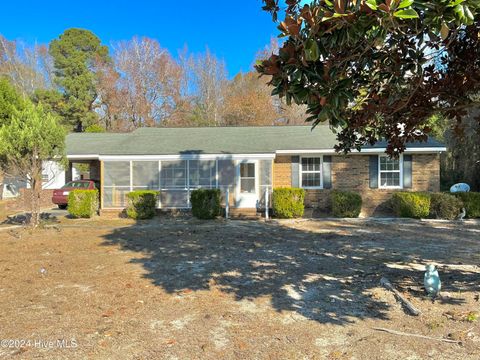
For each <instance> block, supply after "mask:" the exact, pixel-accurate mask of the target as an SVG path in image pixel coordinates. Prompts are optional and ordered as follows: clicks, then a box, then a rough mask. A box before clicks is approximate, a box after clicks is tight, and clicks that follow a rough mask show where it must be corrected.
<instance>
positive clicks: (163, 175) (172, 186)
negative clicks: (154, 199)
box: [160, 160, 189, 208]
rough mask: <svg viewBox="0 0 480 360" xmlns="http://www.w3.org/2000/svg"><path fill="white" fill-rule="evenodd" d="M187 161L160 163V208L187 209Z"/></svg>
mask: <svg viewBox="0 0 480 360" xmlns="http://www.w3.org/2000/svg"><path fill="white" fill-rule="evenodd" d="M187 166H188V162H187V160H176V161H162V162H161V171H160V202H161V207H162V208H187V207H188V203H189V201H188V188H187V180H188V179H187Z"/></svg>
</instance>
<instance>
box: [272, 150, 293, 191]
mask: <svg viewBox="0 0 480 360" xmlns="http://www.w3.org/2000/svg"><path fill="white" fill-rule="evenodd" d="M291 186H292V157H291V156H277V157H276V158H275V161H274V163H273V187H274V188H278V187H291Z"/></svg>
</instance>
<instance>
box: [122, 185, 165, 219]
mask: <svg viewBox="0 0 480 360" xmlns="http://www.w3.org/2000/svg"><path fill="white" fill-rule="evenodd" d="M126 196H127V208H126V212H127V216H128V217H129V218H131V219H151V218H153V217H154V216H155V209H156V208H157V197H158V191H154V190H135V191H131V192H129V193H127V195H126Z"/></svg>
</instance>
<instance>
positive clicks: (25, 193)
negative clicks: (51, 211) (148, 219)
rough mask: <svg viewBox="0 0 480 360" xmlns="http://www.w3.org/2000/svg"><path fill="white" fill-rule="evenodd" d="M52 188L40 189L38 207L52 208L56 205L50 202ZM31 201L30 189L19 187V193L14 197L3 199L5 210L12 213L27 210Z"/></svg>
mask: <svg viewBox="0 0 480 360" xmlns="http://www.w3.org/2000/svg"><path fill="white" fill-rule="evenodd" d="M52 195H53V190H42V193H41V196H40V208H41V209H45V208H52V207H54V206H56V205H54V204H53V203H52ZM30 203H31V190H30V189H20V195H19V196H17V197H16V198H14V199H8V200H6V201H5V204H4V208H5V212H7V213H9V214H13V213H16V212H20V211H28V210H29V209H30Z"/></svg>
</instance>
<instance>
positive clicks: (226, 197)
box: [225, 187, 230, 219]
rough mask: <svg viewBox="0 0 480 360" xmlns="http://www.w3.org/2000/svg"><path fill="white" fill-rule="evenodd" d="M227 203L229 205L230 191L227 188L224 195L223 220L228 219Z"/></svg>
mask: <svg viewBox="0 0 480 360" xmlns="http://www.w3.org/2000/svg"><path fill="white" fill-rule="evenodd" d="M229 203H230V191H229V189H228V187H227V192H226V194H225V219H228V210H229V207H230V206H229Z"/></svg>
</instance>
